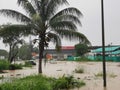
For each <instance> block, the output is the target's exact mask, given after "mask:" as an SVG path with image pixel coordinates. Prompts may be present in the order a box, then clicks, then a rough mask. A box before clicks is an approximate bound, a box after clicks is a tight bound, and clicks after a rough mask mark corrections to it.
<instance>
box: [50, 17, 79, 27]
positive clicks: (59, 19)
mask: <svg viewBox="0 0 120 90" xmlns="http://www.w3.org/2000/svg"><path fill="white" fill-rule="evenodd" d="M60 21H71V22H72V23H75V24H79V25H81V22H80V20H79V19H78V18H77V17H76V16H74V15H60V16H57V17H54V18H53V19H51V20H50V23H54V22H60Z"/></svg>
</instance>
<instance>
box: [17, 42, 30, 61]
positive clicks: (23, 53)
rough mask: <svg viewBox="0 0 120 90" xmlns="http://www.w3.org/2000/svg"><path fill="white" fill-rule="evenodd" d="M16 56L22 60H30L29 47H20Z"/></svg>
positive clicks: (25, 45) (26, 45)
mask: <svg viewBox="0 0 120 90" xmlns="http://www.w3.org/2000/svg"><path fill="white" fill-rule="evenodd" d="M18 56H19V58H20V59H22V60H30V59H31V48H30V45H28V44H24V45H22V46H21V47H20V49H19V53H18Z"/></svg>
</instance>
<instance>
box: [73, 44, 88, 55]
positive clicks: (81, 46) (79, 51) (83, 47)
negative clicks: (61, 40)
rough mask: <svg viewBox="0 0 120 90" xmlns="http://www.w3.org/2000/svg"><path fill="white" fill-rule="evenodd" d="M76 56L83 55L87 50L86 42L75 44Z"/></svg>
mask: <svg viewBox="0 0 120 90" xmlns="http://www.w3.org/2000/svg"><path fill="white" fill-rule="evenodd" d="M75 51H76V56H83V55H84V54H85V53H87V52H88V45H87V44H82V43H79V44H76V45H75Z"/></svg>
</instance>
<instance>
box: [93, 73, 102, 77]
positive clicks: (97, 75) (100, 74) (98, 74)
mask: <svg viewBox="0 0 120 90" xmlns="http://www.w3.org/2000/svg"><path fill="white" fill-rule="evenodd" d="M94 75H95V77H102V76H103V73H102V72H98V73H97V74H94Z"/></svg>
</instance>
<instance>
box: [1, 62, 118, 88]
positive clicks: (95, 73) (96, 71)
mask: <svg viewBox="0 0 120 90" xmlns="http://www.w3.org/2000/svg"><path fill="white" fill-rule="evenodd" d="M106 66H107V67H106V68H107V87H106V88H103V78H102V63H101V62H72V61H54V62H48V63H47V64H46V66H44V64H43V74H44V75H47V76H51V77H60V76H63V75H73V76H74V77H75V78H76V79H80V80H83V81H84V82H85V83H86V85H85V86H83V87H81V88H76V89H71V90H120V63H118V62H107V63H106ZM77 68H82V69H83V70H84V73H81V74H79V73H75V72H74V70H75V69H77ZM6 72H7V73H3V74H0V77H1V76H3V77H4V78H5V79H4V80H1V82H4V81H5V80H6V81H8V80H9V78H21V77H25V76H28V75H34V74H38V65H36V66H34V67H32V68H24V69H22V70H11V71H6Z"/></svg>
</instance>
